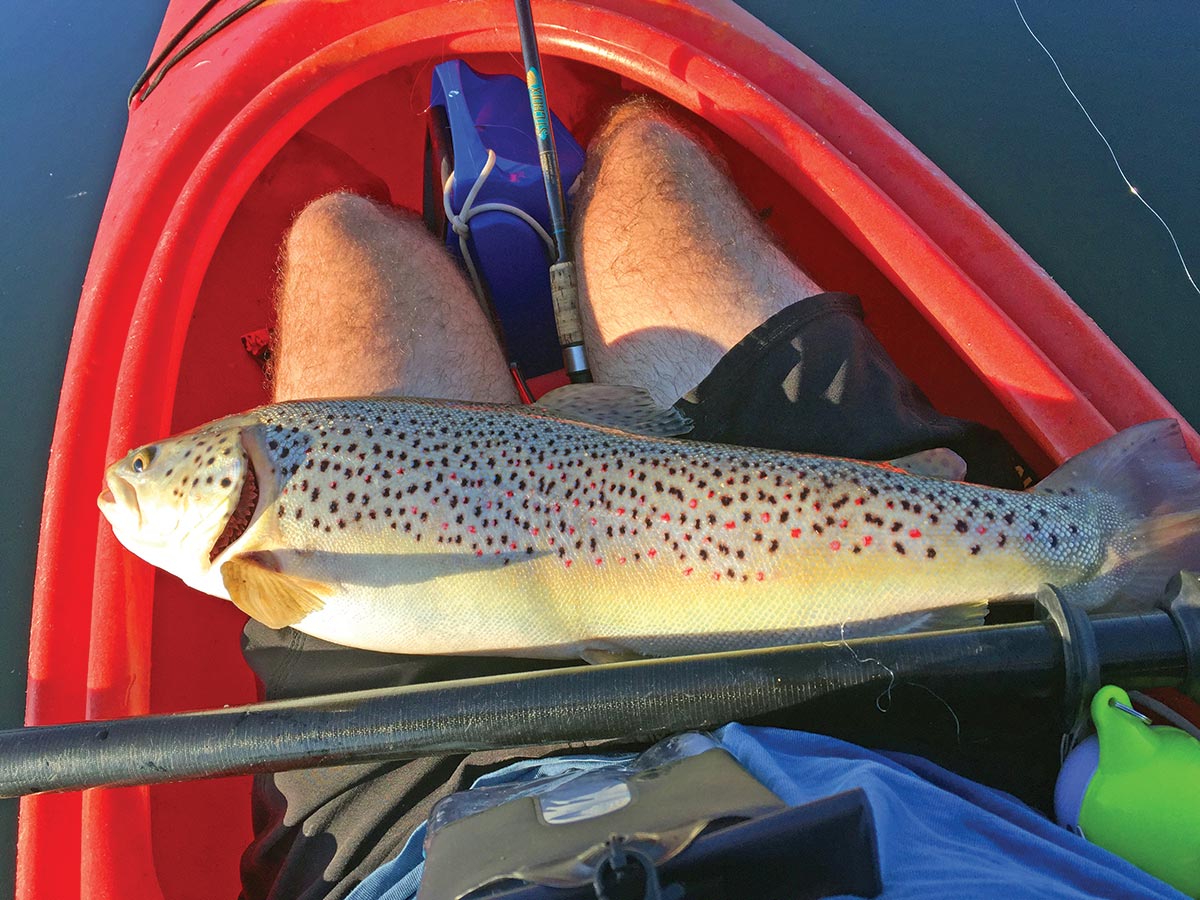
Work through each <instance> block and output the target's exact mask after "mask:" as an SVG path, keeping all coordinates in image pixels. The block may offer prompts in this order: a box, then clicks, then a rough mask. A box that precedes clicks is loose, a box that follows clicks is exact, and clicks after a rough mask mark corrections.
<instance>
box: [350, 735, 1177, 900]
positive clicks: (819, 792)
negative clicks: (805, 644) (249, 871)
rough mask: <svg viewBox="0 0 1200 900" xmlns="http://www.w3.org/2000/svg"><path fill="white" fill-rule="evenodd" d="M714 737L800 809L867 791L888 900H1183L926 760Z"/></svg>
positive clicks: (406, 886) (520, 773) (391, 869)
mask: <svg viewBox="0 0 1200 900" xmlns="http://www.w3.org/2000/svg"><path fill="white" fill-rule="evenodd" d="M714 737H715V738H716V739H717V740H718V741H719V742H720V743H721V745H722V746H723V747H724V748H725V749H726V750H728V751H729V752H730V753H732V754H733V756H734V757H736V758H737V760H738V761H739V762H740V763H741V764H742V765H743V766H744V767H745V768H746V769H747V770H748V771H749V772H750V773H751V774H752V775H754V776H755V777H756V778H758V780H759V781H761V782H762V783H763V784H764V785H766V786H767V787H768V788H770V789H771V790H772V791H774V792H775V793H776V794H777V795H779V797H780V798H781V799H783V800H784V801H785V802H786V803H788V804H790V805H793V806H796V805H800V804H802V803H808V802H810V801H812V800H818V799H820V798H822V797H827V796H829V795H831V794H836V793H839V792H840V791H845V790H849V789H850V788H855V787H858V788H862V789H863V790H864V791H866V793H867V796H868V797H869V799H870V802H871V808H872V812H873V814H874V817H875V824H876V830H877V834H878V841H879V855H880V868H881V871H882V873H883V885H884V891H883V893H882V894H881V895H880V896H881V897H882V898H886V900H907V898H914V900H915V898H928V897H972V898H980V900H986V898H997V900H1011V898H1012V897H1014V896H1019V897H1022V898H1030V897H1045V898H1054V900H1067V898H1094V897H1122V898H1138V897H1172V898H1179V897H1182V896H1183V895H1182V894H1180V893H1178V892H1177V891H1175V890H1173V889H1172V888H1171V887H1169V886H1168V885H1166V884H1164V883H1163V882H1161V881H1159V880H1158V879H1156V878H1153V877H1151V876H1150V875H1147V874H1146V873H1144V872H1142V871H1141V870H1140V869H1137V868H1136V867H1134V866H1133V865H1131V864H1129V863H1127V862H1125V861H1124V860H1122V859H1120V858H1118V857H1116V856H1114V855H1113V854H1111V853H1109V852H1108V851H1106V850H1102V849H1101V848H1099V847H1097V846H1096V845H1094V844H1090V843H1088V842H1087V841H1085V840H1084V839H1083V838H1080V837H1077V836H1075V835H1074V834H1072V833H1070V832H1069V831H1066V830H1065V829H1063V828H1060V827H1059V826H1057V825H1055V824H1054V823H1052V822H1050V821H1049V820H1047V819H1046V818H1044V817H1043V816H1041V815H1039V814H1038V813H1036V812H1034V811H1033V810H1032V809H1030V808H1029V807H1027V806H1025V805H1024V804H1023V803H1021V802H1019V801H1018V800H1016V799H1015V798H1013V797H1011V796H1009V795H1007V794H1004V793H1002V792H1000V791H997V790H993V789H992V788H987V787H984V786H982V785H980V784H976V783H975V782H972V781H968V780H967V779H965V778H960V777H958V776H957V775H954V774H952V773H950V772H947V771H946V770H945V769H942V768H940V767H939V766H935V765H933V764H932V763H930V762H928V761H926V760H923V759H920V758H918V757H915V756H908V755H906V754H900V753H886V754H885V753H876V752H874V751H871V750H865V749H863V748H862V747H857V746H855V745H853V744H847V743H845V742H844V741H839V740H836V739H834V738H829V737H823V736H821V735H816V734H807V733H804V732H797V731H784V730H781V729H775V728H749V727H745V726H742V725H727V726H726V727H724V728H722V729H721V730H720V731H718V732H716V734H715V735H714ZM627 758H628V757H622V759H627ZM611 760H612V757H605V756H599V755H592V756H581V757H559V758H555V759H550V760H526V761H523V762H519V763H515V764H514V765H511V766H508V767H507V768H504V769H501V770H499V771H497V772H493V773H491V774H489V775H486V776H484V777H483V778H481V779H480V780H479V782H478V783H477V784H478V786H483V785H485V784H501V783H506V782H514V781H518V780H529V779H532V778H537V777H542V776H545V775H553V774H561V773H563V772H566V771H570V770H572V769H575V770H580V769H589V768H596V767H598V766H601V765H604V764H606V763H607V762H610V761H611ZM424 838H425V829H424V827H423V826H422V827H421V828H418V829H417V830H416V831H415V832H414V833H413V835H412V837H411V838H409V841H408V843H407V844H406V845H405V847H404V849H403V850H402V851H401V853H400V855H399V856H398V857H397V858H396V859H394V860H392V861H391V862H389V863H388V864H386V865H384V866H383V867H381V868H380V869H379V870H377V871H376V872H374V873H373V874H372V875H371V876H370V877H368V878H367V879H366V880H365V881H364V882H363V883H362V884H360V885H359V886H358V887H357V888H355V889H354V891H352V892H351V893H350V895H349V896H348V897H347V900H408V898H412V897H415V896H416V892H417V885H418V884H419V882H420V877H421V869H422V866H423V857H422V849H421V848H422V844H423V842H424Z"/></svg>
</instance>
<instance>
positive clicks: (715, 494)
mask: <svg viewBox="0 0 1200 900" xmlns="http://www.w3.org/2000/svg"><path fill="white" fill-rule="evenodd" d="M715 496H717V492H716V491H709V492H708V499H709V500H711V499H712V498H713V497H715Z"/></svg>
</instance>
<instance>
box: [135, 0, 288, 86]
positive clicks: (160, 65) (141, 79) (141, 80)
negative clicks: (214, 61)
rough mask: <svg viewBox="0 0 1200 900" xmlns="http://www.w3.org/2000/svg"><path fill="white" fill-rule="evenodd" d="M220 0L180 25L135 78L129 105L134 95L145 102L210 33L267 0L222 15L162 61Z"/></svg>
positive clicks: (209, 1) (251, 1)
mask: <svg viewBox="0 0 1200 900" xmlns="http://www.w3.org/2000/svg"><path fill="white" fill-rule="evenodd" d="M219 2H220V0H207V2H206V3H205V4H204V5H203V6H202V7H200V9H199V10H198V11H197V12H196V14H195V15H194V16H192V17H191V18H190V19H188V20H187V22H186V23H185V24H184V26H183V27H182V28H181V29H179V31H178V32H177V33H176V35H175V37H173V38H171V40H169V41H167V45H166V46H165V47H163V49H162V50H161V51H160V52H159V54H158V56H156V57H155V58H154V59H152V60H151V61H150V64H149V65H148V66H146V70H145V71H144V72H142V74H141V75H140V76H138V80H137V81H135V82H134V84H133V88H132V89H131V90H130V91H129V98H128V100H127V101H126V102H127V105H128V106H133V100H134V98H135V97H137V99H138V100H139V101H142V102H144V101H145V99H146V98H147V97H149V96H150V94H151V93H152V92H153V91H154V89H155V88H156V87H158V85H159V82H161V81H162V80H163V77H164V76H165V75H166V74H167V73H168V72H169V71H171V69H173V68H174V67H175V65H176V64H177V63H179V62H180V61H182V60H183V59H184V58H185V57H186V56H187V55H188V54H189V53H191V52H192V51H193V50H195V49H196V48H197V47H199V46H200V45H201V44H203V43H204V42H205V41H207V40H208V39H209V38H210V37H212V36H213V35H215V34H216V33H217V32H219V31H221V30H223V29H224V28H225V26H227V25H232V24H233V23H234V22H236V21H237V20H238V19H240V18H241V17H242V16H244V15H246V13H248V12H250V11H251V10H252V9H254V8H255V7H256V6H261V5H262V4H263V2H264V0H248V2H246V3H243V4H242V5H241V6H239V7H238V8H237V9H235V10H234V11H233V12H231V13H230V14H229V15H227V16H225V18H223V19H221V21H219V22H217V23H216V24H215V25H213V26H212V27H211V28H209V29H207V30H206V31H205V32H204V33H202V34H201V35H199V36H198V37H196V38H194V39H193V40H191V41H188V43H187V44H186V45H185V46H184V48H183V49H182V50H180V51H179V52H178V53H176V54H175V55H174V56H172V57H171V58H170V59H168V60H167V61H166V62H163V60H164V59H165V58H166V56H167V54H168V53H170V52H171V51H172V50H174V49H175V48H176V47H177V46H178V45H179V42H180V41H182V40H183V38H184V36H185V35H186V34H187V33H188V32H189V31H191V30H192V29H193V28H195V27H196V25H197V24H198V23H199V22H200V20H201V19H202V18H204V16H205V15H206V14H207V13H208V12H209V11H210V10H211V9H212V8H213V7H214V6H216V5H217V3H219ZM155 70H157V74H155ZM151 76H153V80H152V81H151V80H150V79H151ZM147 81H149V82H150V83H149V84H148V85H147V84H146V82H147ZM143 85H145V90H144V91H142V93H141V94H140V95H139V94H138V91H141V90H142V87H143Z"/></svg>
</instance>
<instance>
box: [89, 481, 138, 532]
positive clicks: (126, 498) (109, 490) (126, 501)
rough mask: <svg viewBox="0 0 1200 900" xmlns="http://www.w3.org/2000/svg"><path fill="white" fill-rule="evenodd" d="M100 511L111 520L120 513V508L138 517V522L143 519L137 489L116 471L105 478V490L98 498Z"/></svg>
mask: <svg viewBox="0 0 1200 900" xmlns="http://www.w3.org/2000/svg"><path fill="white" fill-rule="evenodd" d="M96 505H97V506H98V507H100V512H102V513H104V517H105V518H106V519H108V520H109V521H110V522H112V521H113V520H114V516H116V515H120V514H119V513H118V512H117V511H118V510H120V509H126V510H129V512H130V513H132V515H133V516H135V517H136V519H137V522H138V524H139V525H140V524H141V521H142V507H141V505H140V504H139V503H138V496H137V491H136V490H135V489H134V487H133V485H131V484H130V483H129V482H128V481H126V480H125V479H124V478H122V477H121V476H120V475H118V474H116V473H115V472H109V473H108V474H107V475H106V476H105V478H104V490H103V491H101V492H100V496H99V497H97V498H96Z"/></svg>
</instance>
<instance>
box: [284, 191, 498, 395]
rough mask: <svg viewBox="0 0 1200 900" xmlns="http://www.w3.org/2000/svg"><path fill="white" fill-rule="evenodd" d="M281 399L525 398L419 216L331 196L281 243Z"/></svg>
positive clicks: (475, 307)
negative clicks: (387, 396)
mask: <svg viewBox="0 0 1200 900" xmlns="http://www.w3.org/2000/svg"><path fill="white" fill-rule="evenodd" d="M277 319H278V321H277V325H276V328H277V335H276V337H277V340H276V352H275V359H274V366H273V385H272V389H273V396H274V399H275V400H297V399H303V398H311V397H338V396H365V395H368V394H396V395H403V396H409V397H437V398H447V399H455V400H478V401H484V402H493V403H515V402H517V395H516V391H515V390H514V388H513V385H512V380H511V378H510V377H509V374H508V368H507V366H506V364H505V362H504V359H503V356H502V355H501V353H500V349H499V347H498V346H497V344H496V340H495V338H494V337H493V335H492V331H491V327H490V325H489V324H488V322H487V320H486V318H485V317H484V315H483V312H482V311H481V310H480V308H479V304H478V303H477V302H476V300H475V298H474V296H473V295H472V293H471V289H470V288H469V287H468V286H467V283H466V281H465V279H464V278H463V277H462V275H461V274H460V272H459V271H458V269H457V267H456V266H455V264H454V261H453V260H452V259H451V258H450V256H449V254H447V253H446V252H445V250H444V249H443V248H442V247H441V246H439V245H438V243H437V241H435V240H434V239H433V238H432V237H431V236H430V235H429V234H428V233H427V232H426V231H425V229H424V228H423V226H422V225H421V223H420V221H419V220H417V219H416V218H415V217H413V216H411V214H405V213H402V212H398V211H396V210H393V209H389V208H387V207H383V206H380V205H378V204H376V203H374V202H372V201H370V200H366V199H364V198H362V197H358V196H356V195H353V194H330V195H328V196H325V197H322V198H320V199H318V200H315V201H313V202H312V203H311V204H309V205H308V206H307V207H306V208H305V209H304V210H303V212H301V213H300V215H299V216H297V217H296V221H295V223H293V225H292V229H291V231H290V233H289V234H288V237H287V240H286V242H285V244H284V252H283V261H282V277H281V280H280V287H279V295H278V298H277Z"/></svg>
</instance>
